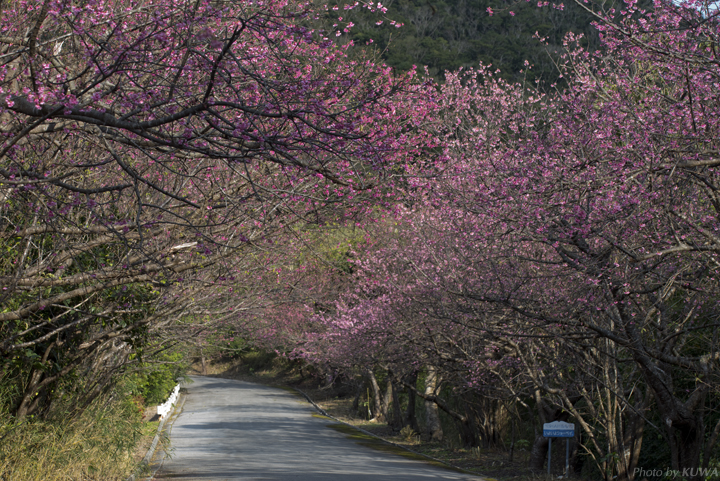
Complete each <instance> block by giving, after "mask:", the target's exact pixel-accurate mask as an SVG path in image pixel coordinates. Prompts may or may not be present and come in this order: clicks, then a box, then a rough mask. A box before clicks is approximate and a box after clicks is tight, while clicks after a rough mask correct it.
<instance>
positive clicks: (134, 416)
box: [0, 391, 158, 481]
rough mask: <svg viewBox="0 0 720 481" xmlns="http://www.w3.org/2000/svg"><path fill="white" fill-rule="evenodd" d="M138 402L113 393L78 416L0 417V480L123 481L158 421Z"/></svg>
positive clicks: (59, 412) (58, 413)
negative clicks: (145, 413) (146, 414)
mask: <svg viewBox="0 0 720 481" xmlns="http://www.w3.org/2000/svg"><path fill="white" fill-rule="evenodd" d="M143 414H144V409H143V406H142V405H141V404H139V401H138V399H137V398H133V397H132V396H130V395H129V393H127V392H122V391H115V392H113V393H111V394H109V395H107V396H105V397H104V398H102V399H98V400H96V401H95V402H93V404H92V405H90V406H89V407H88V408H87V409H85V410H84V411H82V412H81V413H78V414H74V413H73V412H71V411H63V410H62V409H59V408H58V409H56V410H55V412H54V414H53V415H51V416H48V417H47V418H45V419H42V420H40V419H35V418H31V417H28V418H25V419H23V420H22V421H17V420H15V419H13V418H12V417H10V416H8V415H7V414H6V413H2V415H0V480H3V481H55V480H57V481H60V480H64V481H66V480H76V481H95V480H98V481H100V480H102V481H115V480H125V479H126V478H127V477H128V476H129V474H130V473H131V472H132V471H133V469H134V468H135V466H137V464H138V463H139V461H140V460H141V459H142V457H143V456H144V455H145V451H146V450H147V446H149V444H150V441H151V440H152V438H153V436H154V435H155V431H156V430H157V424H158V423H157V422H150V421H149V420H148V419H147V417H145V420H144V419H143V418H144V416H143Z"/></svg>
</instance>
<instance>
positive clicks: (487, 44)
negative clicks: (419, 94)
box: [323, 0, 647, 83]
mask: <svg viewBox="0 0 720 481" xmlns="http://www.w3.org/2000/svg"><path fill="white" fill-rule="evenodd" d="M344 3H347V4H350V5H352V3H353V2H344ZM344 3H340V4H339V9H338V10H337V11H333V10H330V11H329V12H328V15H327V18H326V19H325V20H324V22H323V26H324V28H325V29H326V34H329V35H328V36H329V37H330V38H335V32H336V31H338V30H342V29H343V28H344V27H345V26H346V25H347V23H348V22H353V23H354V25H355V26H354V27H353V28H352V29H351V30H350V33H349V39H352V41H353V42H354V43H355V44H356V45H360V46H365V45H368V44H369V41H370V39H372V40H373V42H372V44H370V45H371V47H369V48H375V49H376V52H378V53H379V55H380V57H381V58H382V60H384V61H385V62H387V64H388V65H390V66H392V67H394V68H396V69H398V70H409V69H410V68H412V66H413V65H416V66H418V67H419V68H420V69H422V67H423V66H427V67H428V69H429V73H430V75H432V76H434V77H436V78H440V77H442V76H443V72H444V71H446V70H449V71H453V70H457V69H458V68H460V67H476V66H477V65H478V63H479V62H483V63H485V64H492V65H493V66H494V67H495V68H498V69H500V70H501V72H502V76H503V77H505V78H506V79H508V80H514V81H519V80H523V79H525V80H527V81H529V82H534V81H535V80H542V81H544V82H547V83H551V82H555V81H557V80H558V72H557V70H556V68H555V66H554V64H553V62H552V59H551V56H550V55H549V53H550V54H554V53H557V52H558V51H559V50H561V49H562V41H563V37H564V35H565V34H566V33H567V32H569V31H572V32H574V33H581V34H584V35H585V40H584V43H585V45H587V46H589V47H590V49H591V50H594V49H596V48H597V46H598V43H599V42H598V40H599V38H598V34H597V31H596V30H595V29H594V27H592V25H591V22H592V20H593V18H592V17H591V16H590V15H589V14H588V13H587V12H586V11H584V10H583V9H582V8H581V7H579V6H578V5H576V4H575V3H574V2H565V3H564V7H563V8H562V10H560V9H557V8H553V7H552V6H548V7H545V8H539V7H537V5H536V3H531V2H515V3H512V4H509V3H505V2H502V1H499V0H446V1H440V2H428V1H426V0H397V1H394V2H388V3H387V4H385V6H386V7H387V8H388V11H387V13H386V14H385V15H384V16H383V15H380V14H379V13H371V12H369V11H368V10H367V9H364V8H361V7H355V8H354V9H353V10H347V11H346V10H344V9H343V7H344ZM558 3H560V2H558ZM645 3H647V2H645ZM488 9H491V10H492V11H493V14H492V15H490V14H489V12H488ZM338 17H342V18H343V20H342V21H339V20H338ZM383 17H385V18H383ZM387 19H390V20H394V21H396V22H397V23H402V24H404V25H403V26H402V27H401V28H395V26H393V25H391V24H390V21H389V20H387ZM378 21H382V24H381V25H377V24H376V23H377V22H378ZM334 24H337V26H333V25H334ZM347 36H348V35H346V34H343V35H341V36H340V37H339V38H340V39H341V41H342V40H343V39H344V41H348V40H349V39H348V38H346V37H347ZM538 36H539V37H544V38H545V39H546V42H547V45H544V44H543V43H542V42H541V41H540V40H539V39H538V38H537V37H538ZM526 60H527V61H528V62H529V63H530V64H531V65H533V66H534V67H533V68H532V69H531V70H529V71H526V72H525V73H521V70H527V69H526V67H525V61H526Z"/></svg>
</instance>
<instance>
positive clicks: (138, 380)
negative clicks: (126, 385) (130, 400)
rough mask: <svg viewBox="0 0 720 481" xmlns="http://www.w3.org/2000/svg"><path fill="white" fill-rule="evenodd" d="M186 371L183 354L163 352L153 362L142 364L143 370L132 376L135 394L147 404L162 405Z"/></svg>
mask: <svg viewBox="0 0 720 481" xmlns="http://www.w3.org/2000/svg"><path fill="white" fill-rule="evenodd" d="M185 371H187V363H186V362H185V356H184V355H183V353H181V352H163V353H161V354H160V355H158V356H157V357H156V358H154V359H153V360H152V361H148V362H144V363H142V370H141V371H140V372H138V373H135V374H134V375H133V376H131V380H132V383H133V385H134V392H135V393H137V394H139V395H140V396H142V398H143V400H144V401H145V404H147V405H153V404H162V403H163V402H165V400H166V399H167V398H168V396H169V395H170V393H171V392H172V390H173V389H174V388H175V386H176V385H177V383H178V379H179V378H181V377H182V376H183V375H184V373H185Z"/></svg>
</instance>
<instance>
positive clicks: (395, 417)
mask: <svg viewBox="0 0 720 481" xmlns="http://www.w3.org/2000/svg"><path fill="white" fill-rule="evenodd" d="M388 388H389V389H390V390H391V391H392V410H393V413H392V418H391V419H392V423H391V424H390V426H391V427H392V428H393V429H395V430H397V431H399V430H401V429H402V428H403V427H404V426H405V423H404V420H403V413H402V410H401V409H400V396H399V393H398V389H397V385H396V384H395V383H394V382H391V381H388Z"/></svg>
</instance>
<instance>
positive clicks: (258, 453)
mask: <svg viewBox="0 0 720 481" xmlns="http://www.w3.org/2000/svg"><path fill="white" fill-rule="evenodd" d="M191 378H192V380H193V381H194V382H193V383H192V384H188V385H187V386H186V388H187V390H188V394H187V399H186V401H185V405H184V407H183V412H182V413H181V414H180V416H179V417H178V418H177V419H176V420H175V422H174V424H173V427H172V432H171V435H170V444H171V458H170V459H166V460H165V461H164V462H163V465H162V466H161V467H160V469H159V470H158V472H157V473H156V474H155V477H154V479H156V480H163V481H165V480H182V481H191V480H192V481H200V480H203V481H210V480H212V481H230V480H232V481H236V480H273V481H275V480H278V481H279V480H281V481H289V480H293V481H298V480H318V481H325V480H327V481H345V480H347V481H369V480H381V481H382V480H387V481H390V480H392V481H410V480H475V481H477V480H480V479H481V478H478V477H475V476H471V475H468V474H461V473H456V472H453V471H447V470H444V469H441V468H436V467H433V466H430V465H427V464H425V463H422V462H419V461H413V460H410V459H405V458H402V457H399V456H393V455H391V454H386V453H383V452H379V451H374V450H372V449H369V448H366V447H364V446H361V445H359V444H356V443H355V442H353V441H352V440H349V439H347V438H346V437H345V436H344V435H343V434H341V433H339V432H337V431H335V430H333V429H330V428H328V427H327V425H328V424H331V423H332V422H331V421H328V420H326V419H322V418H316V417H312V414H313V412H314V410H313V409H312V407H311V406H310V405H309V404H308V403H306V402H305V401H304V400H300V399H299V398H298V397H297V396H294V395H292V394H290V393H287V392H285V391H283V390H280V389H275V388H271V387H267V386H262V385H258V384H252V383H248V382H242V381H233V380H229V379H217V378H208V377H200V376H192V377H191Z"/></svg>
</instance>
